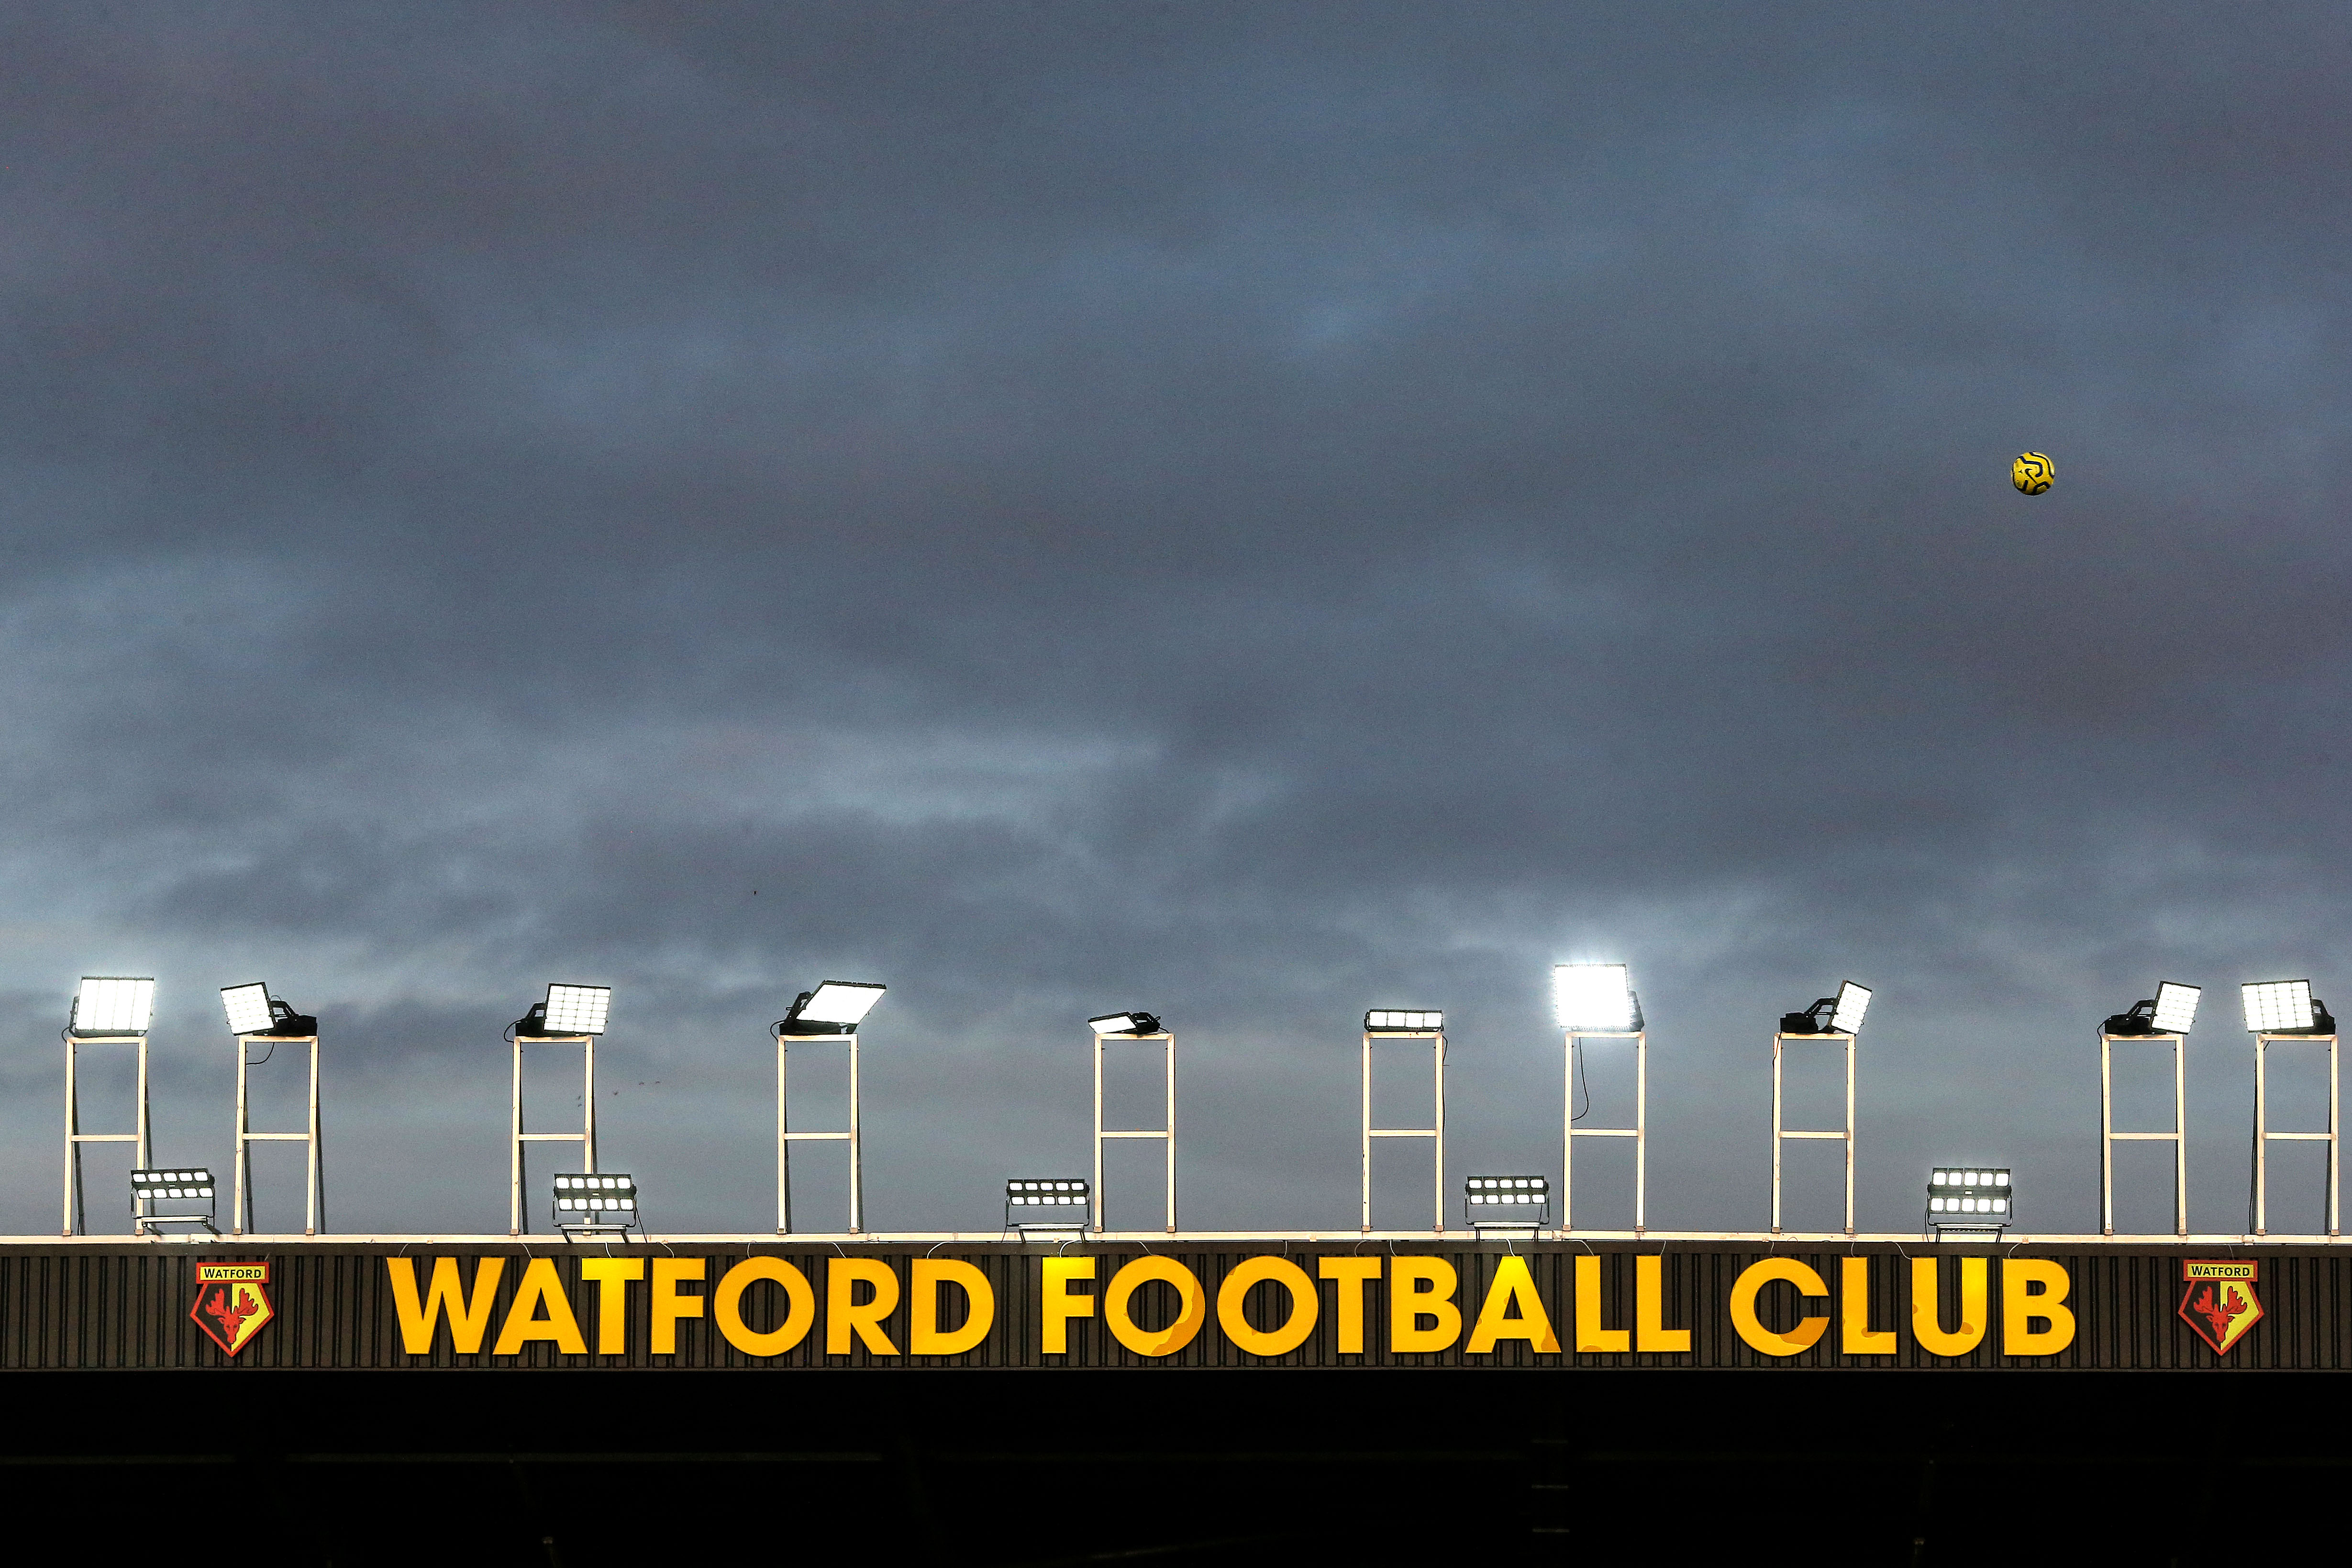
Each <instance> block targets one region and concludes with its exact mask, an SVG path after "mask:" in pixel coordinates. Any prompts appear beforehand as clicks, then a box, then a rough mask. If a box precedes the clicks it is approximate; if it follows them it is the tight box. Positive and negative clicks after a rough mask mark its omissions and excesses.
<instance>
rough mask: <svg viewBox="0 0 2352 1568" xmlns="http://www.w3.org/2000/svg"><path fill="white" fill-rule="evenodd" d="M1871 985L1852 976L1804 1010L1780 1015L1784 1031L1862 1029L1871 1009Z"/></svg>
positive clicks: (1854, 1031)
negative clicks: (1831, 994)
mask: <svg viewBox="0 0 2352 1568" xmlns="http://www.w3.org/2000/svg"><path fill="white" fill-rule="evenodd" d="M1870 994H1871V993H1870V987H1869V986H1867V985H1857V984H1854V983H1853V981H1851V980H1849V981H1847V982H1846V983H1845V984H1843V985H1840V986H1839V987H1838V992H1837V994H1836V995H1834V996H1824V997H1822V999H1821V1000H1820V1001H1818V1002H1816V1003H1814V1004H1813V1005H1811V1006H1810V1007H1808V1008H1806V1009H1805V1010H1804V1011H1803V1012H1801V1013H1783V1014H1781V1015H1780V1032H1781V1033H1782V1034H1784V1035H1853V1034H1859V1033H1861V1031H1862V1020H1863V1016H1864V1014H1866V1013H1868V1012H1869V1011H1870Z"/></svg>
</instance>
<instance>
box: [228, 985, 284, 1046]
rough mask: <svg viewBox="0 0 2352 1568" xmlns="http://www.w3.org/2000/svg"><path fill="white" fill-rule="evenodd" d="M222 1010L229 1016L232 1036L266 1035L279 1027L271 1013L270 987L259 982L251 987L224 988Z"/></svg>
mask: <svg viewBox="0 0 2352 1568" xmlns="http://www.w3.org/2000/svg"><path fill="white" fill-rule="evenodd" d="M221 1010H222V1011H223V1012H225V1013H226V1014H227V1015H228V1032H229V1033H230V1034H232V1035H266V1034H268V1033H269V1032H270V1030H271V1029H273V1028H275V1027H276V1026H277V1023H276V1019H275V1018H274V1017H273V1016H272V1015H271V1013H270V1011H269V987H268V986H267V985H265V984H262V983H261V982H259V981H255V982H254V983H253V984H250V985H224V986H222V987H221Z"/></svg>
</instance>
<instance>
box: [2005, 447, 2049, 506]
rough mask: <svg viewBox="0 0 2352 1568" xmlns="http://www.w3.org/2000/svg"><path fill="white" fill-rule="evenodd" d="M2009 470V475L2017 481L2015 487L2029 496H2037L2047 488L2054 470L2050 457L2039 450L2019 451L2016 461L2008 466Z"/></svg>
mask: <svg viewBox="0 0 2352 1568" xmlns="http://www.w3.org/2000/svg"><path fill="white" fill-rule="evenodd" d="M2009 471H2010V477H2011V478H2012V479H2015V480H2016V481H2017V488H2018V489H2021V490H2023V491H2024V492H2025V493H2026V494H2027V495H2030V496H2038V495H2040V494H2041V493H2042V491H2043V490H2046V489H2049V488H2050V480H2051V477H2052V475H2053V474H2054V473H2055V472H2056V470H2055V469H2053V468H2051V466H2050V459H2049V458H2046V457H2044V456H2042V454H2041V453H2039V452H2020V453H2019V454H2018V455H2017V461H2016V462H2014V463H2011V465H2010V466H2009Z"/></svg>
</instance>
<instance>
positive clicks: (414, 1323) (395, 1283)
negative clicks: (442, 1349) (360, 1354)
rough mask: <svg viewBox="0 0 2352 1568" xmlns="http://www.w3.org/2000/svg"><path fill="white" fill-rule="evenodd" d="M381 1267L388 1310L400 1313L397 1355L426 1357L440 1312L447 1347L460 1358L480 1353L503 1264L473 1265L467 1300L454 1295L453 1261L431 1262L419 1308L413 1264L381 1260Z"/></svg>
mask: <svg viewBox="0 0 2352 1568" xmlns="http://www.w3.org/2000/svg"><path fill="white" fill-rule="evenodd" d="M383 1266H384V1268H385V1270H386V1271H387V1272H388V1273H389V1274H390V1275H391V1276H392V1304H393V1306H394V1308H396V1309H397V1310H399V1312H400V1348H401V1349H403V1350H404V1351H406V1352H408V1353H409V1354H410V1355H430V1354H432V1353H433V1331H434V1329H435V1327H436V1325H438V1324H439V1322H440V1321H441V1315H442V1313H443V1312H444V1311H446V1312H447V1313H448V1315H449V1343H450V1344H451V1346H452V1347H453V1348H455V1349H456V1350H457V1353H459V1354H460V1355H477V1354H478V1353H480V1352H481V1348H482V1335H483V1334H484V1333H486V1332H487V1331H488V1329H489V1326H490V1305H491V1303H492V1301H493V1300H496V1299H497V1297H498V1293H499V1275H501V1274H503V1273H505V1272H506V1267H507V1260H506V1259H505V1258H481V1259H478V1261H477V1262H476V1263H475V1265H474V1294H473V1299H472V1300H467V1298H466V1296H465V1294H464V1293H463V1292H462V1291H460V1290H459V1289H457V1259H456V1258H435V1259H434V1260H433V1282H432V1284H430V1285H428V1286H427V1287H425V1300H424V1302H423V1303H422V1304H421V1305H420V1304H419V1303H418V1301H417V1300H416V1264H415V1260H414V1259H411V1258H385V1259H384V1260H383Z"/></svg>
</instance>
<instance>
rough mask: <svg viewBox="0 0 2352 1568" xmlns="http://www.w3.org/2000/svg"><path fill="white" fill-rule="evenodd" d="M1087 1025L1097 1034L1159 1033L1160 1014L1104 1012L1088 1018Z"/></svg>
mask: <svg viewBox="0 0 2352 1568" xmlns="http://www.w3.org/2000/svg"><path fill="white" fill-rule="evenodd" d="M1087 1028H1089V1029H1092V1030H1093V1031H1094V1032H1095V1033H1096V1034H1097V1035H1156V1034H1158V1033H1160V1015H1159V1014H1157V1013H1138V1012H1134V1011H1132V1010H1130V1011H1129V1012H1125V1013H1105V1014H1104V1015H1103V1016H1101V1017H1099V1018H1088V1019H1087Z"/></svg>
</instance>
